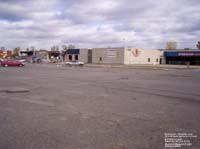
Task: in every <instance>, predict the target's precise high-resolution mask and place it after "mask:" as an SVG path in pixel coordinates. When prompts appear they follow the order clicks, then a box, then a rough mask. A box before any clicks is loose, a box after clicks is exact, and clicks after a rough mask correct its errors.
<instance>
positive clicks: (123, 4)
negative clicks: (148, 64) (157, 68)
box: [0, 0, 200, 49]
mask: <svg viewBox="0 0 200 149" xmlns="http://www.w3.org/2000/svg"><path fill="white" fill-rule="evenodd" d="M173 40H174V41H177V42H178V47H179V48H196V43H197V41H198V40H200V3H199V1H198V0H139V1H138V0H0V46H5V47H6V48H13V47H16V46H21V47H24V48H25V47H30V46H35V47H36V48H37V49H39V48H49V47H51V46H53V45H59V46H61V45H63V44H67V45H68V44H74V45H75V46H76V47H84V48H92V47H108V46H111V47H119V46H120V47H121V46H132V47H138V48H148V49H151V48H165V44H166V42H167V41H173Z"/></svg>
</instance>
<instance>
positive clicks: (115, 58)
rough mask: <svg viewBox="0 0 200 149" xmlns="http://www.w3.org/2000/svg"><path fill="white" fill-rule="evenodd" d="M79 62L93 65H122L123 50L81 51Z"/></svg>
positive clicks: (100, 49)
mask: <svg viewBox="0 0 200 149" xmlns="http://www.w3.org/2000/svg"><path fill="white" fill-rule="evenodd" d="M80 61H83V62H85V63H94V64H124V48H94V49H81V50H80Z"/></svg>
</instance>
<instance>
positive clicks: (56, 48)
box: [51, 46, 59, 51]
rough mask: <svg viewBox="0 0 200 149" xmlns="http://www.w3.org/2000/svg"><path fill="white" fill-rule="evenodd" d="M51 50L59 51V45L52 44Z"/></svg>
mask: <svg viewBox="0 0 200 149" xmlns="http://www.w3.org/2000/svg"><path fill="white" fill-rule="evenodd" d="M51 51H59V46H52V47H51Z"/></svg>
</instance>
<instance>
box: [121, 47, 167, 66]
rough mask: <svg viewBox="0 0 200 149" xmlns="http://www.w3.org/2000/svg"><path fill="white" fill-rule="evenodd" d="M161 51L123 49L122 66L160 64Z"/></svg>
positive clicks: (161, 59) (161, 61) (161, 58)
mask: <svg viewBox="0 0 200 149" xmlns="http://www.w3.org/2000/svg"><path fill="white" fill-rule="evenodd" d="M162 63H163V51H161V50H144V49H139V48H125V49H124V64H151V65H152V64H153V65H156V64H162Z"/></svg>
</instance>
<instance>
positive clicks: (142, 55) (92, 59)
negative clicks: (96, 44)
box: [78, 47, 164, 64]
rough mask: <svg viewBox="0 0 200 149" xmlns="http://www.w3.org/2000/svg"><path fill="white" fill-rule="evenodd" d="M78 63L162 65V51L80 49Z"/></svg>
mask: <svg viewBox="0 0 200 149" xmlns="http://www.w3.org/2000/svg"><path fill="white" fill-rule="evenodd" d="M78 57H79V59H78V60H79V61H83V62H84V63H94V64H162V63H164V62H163V51H161V50H144V49H139V48H123V47H122V48H120V47H119V48H94V49H80V53H79V55H78Z"/></svg>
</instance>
